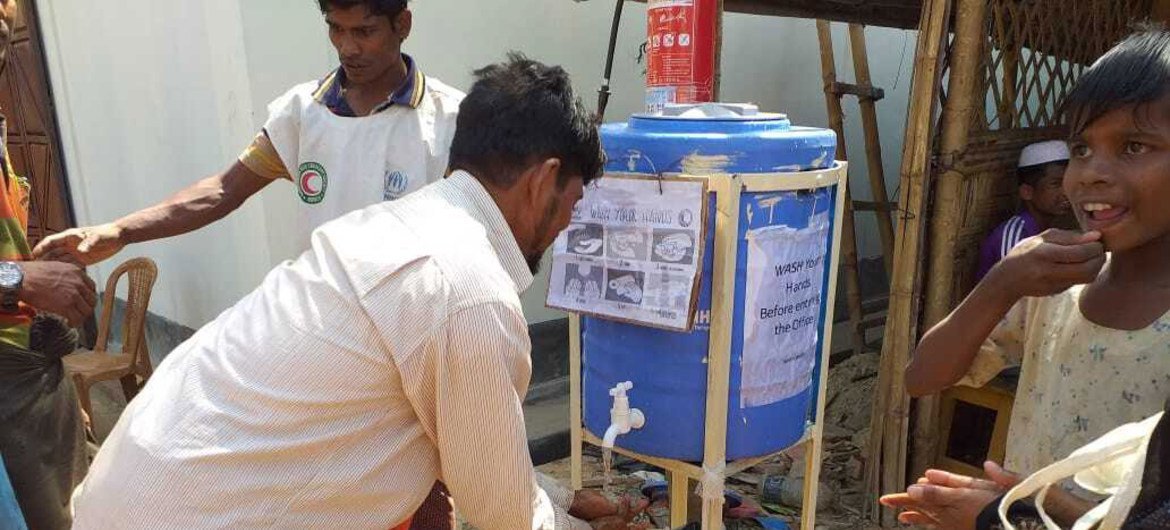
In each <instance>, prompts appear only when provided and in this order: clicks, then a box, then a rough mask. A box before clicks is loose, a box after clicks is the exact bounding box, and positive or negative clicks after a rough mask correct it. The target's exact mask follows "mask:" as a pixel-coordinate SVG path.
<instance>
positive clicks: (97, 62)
mask: <svg viewBox="0 0 1170 530" xmlns="http://www.w3.org/2000/svg"><path fill="white" fill-rule="evenodd" d="M38 6H39V7H40V10H41V14H42V18H43V21H42V25H43V26H44V30H45V39H46V49H47V53H48V55H49V58H50V74H51V78H52V82H53V86H54V90H55V97H56V99H57V104H58V111H59V115H60V119H61V125H62V128H63V131H62V135H63V137H64V140H65V154H66V163H67V170H68V174H69V178H70V182H71V185H72V189H73V192H74V203H75V205H76V206H77V213H78V216H79V221H80V222H81V223H95V222H103V221H108V220H112V219H114V218H116V217H117V216H119V215H122V214H124V213H126V212H128V211H131V210H133V209H137V208H140V207H143V206H147V205H149V204H152V203H154V202H155V201H158V200H160V199H162V198H164V197H166V196H167V195H168V194H170V193H172V192H173V191H175V190H177V189H179V188H180V187H182V186H184V185H186V184H188V183H190V182H192V181H193V180H195V179H196V178H198V177H200V176H203V175H206V174H209V173H211V172H214V171H217V170H220V169H222V168H223V167H224V166H225V165H226V164H227V163H228V162H229V161H231V160H232V159H233V158H234V157H235V156H236V155H237V154H238V152H239V150H240V149H241V148H242V147H243V146H245V145H246V144H247V143H248V141H249V140H250V138H251V136H252V135H253V134H254V133H255V131H256V130H258V129H259V127H260V126H261V125H262V124H263V122H264V119H265V117H266V105H267V103H268V101H270V100H271V99H273V98H275V97H276V96H277V95H279V94H280V93H282V92H283V91H284V90H286V89H287V88H288V87H290V86H292V85H293V84H296V83H298V82H302V81H305V80H308V79H313V78H317V77H320V76H322V75H323V74H324V73H325V72H327V71H328V70H329V69H331V68H333V67H334V66H335V64H336V59H335V57H334V54H333V51H332V49H331V48H330V46H329V43H328V39H327V36H326V34H325V28H324V24H323V23H322V21H321V16H320V14H319V13H318V12H317V11H316V6H315V3H314V2H312V1H310V0H296V1H295V2H290V1H289V0H203V1H200V2H157V1H151V0H124V1H123V2H120V3H119V5H118V7H117V9H110V8H108V7H106V8H102V7H100V6H101V4H100V3H95V2H91V1H88V0H40V1H39V2H38ZM412 9H413V11H414V15H415V18H414V20H415V23H414V33H413V35H412V36H411V38H410V40H409V41H408V42H407V52H408V53H410V54H412V55H413V56H414V57H415V58H416V59H417V60H418V62H419V65H420V66H421V68H422V69H423V70H424V71H425V72H426V73H427V74H429V75H432V76H435V77H439V78H441V79H443V80H444V81H446V82H447V83H449V84H452V85H454V86H457V87H460V88H464V89H466V88H467V87H468V86H469V85H470V83H471V80H472V76H471V71H472V70H473V69H475V68H476V67H479V66H482V65H484V64H487V63H490V62H494V61H498V60H500V59H502V58H503V57H504V54H505V53H506V52H507V51H508V50H519V51H523V52H525V53H527V54H528V55H529V56H530V57H532V58H535V59H539V60H542V61H545V62H548V63H558V64H562V65H564V66H565V68H566V69H567V70H568V71H569V72H570V73H571V74H573V76H574V81H575V84H576V87H577V89H578V91H579V93H580V94H581V95H582V97H583V98H584V99H585V100H586V102H587V104H588V105H589V106H590V107H592V106H593V105H594V104H595V102H596V91H597V88H598V84H599V82H600V77H601V69H602V66H603V62H604V52H605V46H606V41H607V39H608V31H609V24H610V17H611V16H612V9H613V3H612V2H610V1H602V0H592V1H588V2H573V1H570V0H423V1H418V2H414V3H412ZM645 24H646V15H645V5H644V4H640V3H634V2H630V3H628V4H627V5H626V8H625V18H624V20H623V25H622V33H621V36H620V37H619V41H618V54H617V60H616V63H615V72H614V76H613V91H614V96H613V98H612V99H611V100H610V106H609V110H608V117H609V119H610V120H616V119H621V118H622V117H624V116H627V115H629V114H630V113H632V112H636V111H638V110H639V109H640V108H641V106H642V66H641V65H639V64H637V63H636V61H635V56H636V54H637V48H638V44H639V43H640V42H641V40H642V39H643V34H644V31H645ZM837 26H838V27H837V28H836V31H835V37H836V39H837V56H838V69H839V71H840V72H842V78H843V80H850V79H851V78H852V76H851V72H852V66H851V65H850V63H849V54H848V42H847V40H846V38H845V32H844V26H843V25H837ZM816 42H817V39H816V30H815V25H814V24H813V23H812V22H811V21H801V20H788V19H776V18H764V17H750V16H744V15H736V14H729V15H728V16H727V18H726V20H725V40H724V48H723V50H724V57H723V68H724V73H723V96H724V97H723V99H725V100H737V101H752V102H756V103H758V104H760V105H761V107H762V108H764V109H766V110H779V111H783V112H787V113H788V114H789V115H790V117H791V118H792V120H793V121H794V122H795V123H798V124H801V125H814V126H824V124H825V123H826V119H825V108H824V96H823V95H822V93H821V80H820V65H819V59H818V55H817V48H816V46H817V44H816ZM869 44H870V59H871V62H872V65H871V68H872V70H873V76H874V81H875V84H877V85H878V86H881V87H884V88H886V92H887V99H886V100H884V101H882V102H881V103H879V120H880V122H881V123H880V125H881V128H882V134H883V135H884V136H883V139H884V140H885V145H884V151H885V154H886V157H885V166H886V175H887V180H888V181H889V182H890V190H891V194H892V193H893V190H894V185H895V184H896V176H897V168H898V162H899V160H898V158H899V155H900V152H901V136H902V135H901V129H902V127H903V123H904V119H905V118H904V114H905V109H906V108H907V105H906V101H907V100H906V98H907V92H908V88H909V83H910V69H911V67H912V63H913V60H912V59H913V58H912V54H913V35H912V33H910V32H903V31H896V30H885V29H880V28H878V29H871V30H870V33H869ZM903 50H905V53H906V56H905V57H903V55H902V53H903ZM899 78H900V81H899V82H898V84H897V85H895V80H896V79H899ZM855 109H856V105H855V104H853V103H849V104H847V107H846V110H847V112H851V115H850V116H849V118H853V116H854V115H855ZM846 126H847V128H851V129H850V130H849V131H848V133H847V143H848V147H849V151H850V152H851V153H853V154H854V156H855V159H856V160H857V162H858V164H859V169H861V168H860V166H862V165H864V164H861V161H862V160H864V157H863V156H862V153H863V152H864V151H863V145H864V144H863V143H862V137H861V132H860V122H859V120H856V119H847V123H846ZM853 179H854V180H853V182H854V184H855V188H854V189H855V191H856V196H857V197H858V198H866V197H868V190H867V189H866V185H865V183H866V180H865V178H864V173H862V172H861V171H855V172H854V175H853ZM294 206H295V201H293V200H292V192H291V191H290V190H289V189H288V188H287V186H284V185H283V183H278V184H277V185H274V186H270V189H268V190H265V192H263V193H262V195H261V197H260V198H259V200H253V201H251V203H250V204H249V205H247V206H245V207H244V208H243V209H242V211H240V212H237V213H236V214H234V215H233V216H231V217H230V218H229V219H227V220H225V221H223V222H221V223H218V224H217V225H215V226H212V227H209V228H207V229H204V230H202V231H200V232H197V233H195V234H191V235H187V236H183V237H179V238H174V239H172V240H169V241H163V242H158V243H151V244H147V245H141V246H139V247H137V248H133V249H131V250H130V251H129V252H128V253H127V254H128V255H130V254H133V255H139V254H145V255H149V256H151V257H153V258H155V259H156V260H157V261H158V262H159V265H160V269H161V272H162V276H161V277H160V283H159V286H158V287H157V288H156V289H157V290H156V295H155V297H154V303H153V304H152V310H154V311H155V312H157V313H160V314H162V315H163V316H166V317H169V318H172V319H175V320H177V321H179V322H180V323H183V324H185V325H188V326H193V327H197V326H199V325H201V324H203V323H205V322H206V321H207V320H209V319H210V318H212V317H214V316H215V314H217V313H218V311H220V310H222V309H223V308H225V307H227V306H228V305H230V304H231V303H233V302H234V301H235V300H236V299H238V298H239V297H240V296H241V295H243V294H244V293H246V292H247V291H248V290H250V289H251V288H252V287H254V285H255V284H257V283H258V282H259V281H260V279H261V278H262V277H263V274H264V273H265V272H266V271H267V270H268V268H269V267H270V266H271V265H272V264H274V263H275V262H277V261H279V260H280V259H283V258H287V257H289V256H276V255H269V252H268V250H267V249H268V245H267V244H264V242H265V241H266V238H272V237H279V234H280V230H279V227H274V226H267V223H266V218H268V217H269V216H268V215H265V213H266V211H267V213H269V214H271V213H272V212H277V211H280V210H282V209H287V208H291V207H294ZM860 230H861V231H862V234H861V246H862V248H861V251H862V254H863V255H872V254H875V253H876V252H878V251H879V249H880V247H879V246H878V244H877V242H876V232H875V231H874V229H873V224H872V223H871V222H867V221H865V220H862V221H861V223H860ZM105 271H108V268H102V269H100V270H99V272H105ZM542 281H544V280H543V279H542V280H538V285H540V283H541V282H542ZM542 291H543V289H533V290H532V292H530V293H528V295H527V296H526V297H525V299H524V301H525V309H526V311H527V313H528V316H529V318H530V320H532V321H541V320H546V319H549V318H554V317H556V316H557V315H558V313H556V312H553V311H549V310H547V309H545V308H544V307H543V292H542Z"/></svg>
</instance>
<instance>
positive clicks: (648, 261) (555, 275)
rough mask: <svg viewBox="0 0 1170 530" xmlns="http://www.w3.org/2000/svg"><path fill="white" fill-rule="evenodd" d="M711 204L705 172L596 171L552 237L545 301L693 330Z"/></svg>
mask: <svg viewBox="0 0 1170 530" xmlns="http://www.w3.org/2000/svg"><path fill="white" fill-rule="evenodd" d="M708 207H709V201H708V195H707V183H706V181H704V180H696V179H672V178H660V177H653V178H646V177H643V176H636V175H627V174H620V175H606V176H605V177H603V178H601V179H598V180H597V181H596V182H595V184H591V185H590V186H588V187H587V188H586V190H585V196H584V198H582V199H581V201H580V202H578V203H577V205H576V207H574V208H573V218H572V220H571V222H570V224H569V227H568V228H566V229H565V230H564V231H563V232H561V234H560V235H559V236H558V237H557V240H556V243H554V244H553V261H552V270H551V273H550V276H549V290H548V301H547V303H548V306H549V307H552V308H556V309H563V310H566V311H572V312H576V313H581V314H588V315H596V316H600V317H604V318H612V319H616V320H621V321H625V322H633V323H637V324H642V325H650V326H655V327H660V328H665V329H671V330H679V331H685V330H689V329H690V327H691V324H692V323H693V322H694V310H693V309H694V306H695V305H696V300H697V296H698V287H699V272H700V271H699V268H700V266H701V265H702V262H703V259H702V258H703V251H704V249H703V243H704V242H705V241H707V240H706V239H705V238H706V233H705V231H706V230H707V229H708V228H709V227H708V224H707V222H708V218H707V208H708Z"/></svg>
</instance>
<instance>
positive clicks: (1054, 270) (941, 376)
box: [906, 230, 1105, 397]
mask: <svg viewBox="0 0 1170 530" xmlns="http://www.w3.org/2000/svg"><path fill="white" fill-rule="evenodd" d="M1100 238H1101V235H1100V234H1099V233H1097V232H1089V233H1086V234H1081V233H1078V232H1069V231H1065V230H1049V231H1047V232H1044V233H1043V234H1041V235H1039V236H1036V237H1032V238H1029V239H1026V240H1024V241H1022V242H1020V244H1019V245H1017V246H1016V248H1015V249H1013V250H1012V251H1011V253H1009V254H1008V255H1007V256H1005V257H1004V259H1003V261H1001V262H999V263H998V264H997V265H996V266H995V267H993V268H992V269H991V272H989V273H988V274H987V276H986V277H985V278H984V279H983V281H982V282H980V283H979V285H977V286H976V287H975V290H974V291H972V292H971V294H970V295H968V296H967V298H966V299H965V300H963V303H962V304H960V305H959V307H958V308H956V309H955V310H954V311H953V312H952V313H951V314H950V315H948V316H947V317H946V318H945V319H943V321H942V322H939V323H938V325H936V326H934V327H933V328H931V330H930V331H929V332H927V333H926V335H925V336H924V337H923V338H922V341H921V342H919V343H918V349H917V350H915V352H914V358H913V359H912V360H911V361H910V366H908V367H907V368H906V391H907V392H909V394H910V395H911V396H913V397H919V396H924V395H927V394H933V393H936V392H939V391H941V390H943V389H945V388H949V387H951V386H953V385H954V384H955V383H957V382H959V380H960V379H962V378H963V376H964V375H966V373H967V371H968V370H969V369H970V368H971V363H972V362H974V360H975V356H976V354H978V353H979V348H980V346H982V345H983V342H984V340H986V339H987V337H988V336H989V335H990V334H991V332H992V330H994V329H995V326H996V325H997V324H998V323H999V321H1000V320H1002V319H1003V317H1004V315H1006V314H1007V312H1008V310H1010V309H1011V308H1012V306H1013V305H1015V303H1016V302H1018V301H1019V300H1020V299H1021V298H1024V297H1026V296H1050V295H1053V294H1057V293H1060V292H1062V291H1064V290H1066V289H1068V288H1069V287H1072V286H1073V285H1077V284H1084V283H1089V282H1092V281H1093V279H1094V278H1096V277H1097V273H1098V272H1100V270H1101V267H1102V266H1103V265H1104V264H1105V248H1104V247H1103V246H1102V245H1101V243H1100V242H1099V240H1100Z"/></svg>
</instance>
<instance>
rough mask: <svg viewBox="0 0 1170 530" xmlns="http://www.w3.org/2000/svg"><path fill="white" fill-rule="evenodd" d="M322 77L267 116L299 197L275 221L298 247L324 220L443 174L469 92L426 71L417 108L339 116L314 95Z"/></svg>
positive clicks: (287, 97)
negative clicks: (294, 206) (297, 203)
mask: <svg viewBox="0 0 1170 530" xmlns="http://www.w3.org/2000/svg"><path fill="white" fill-rule="evenodd" d="M319 85H320V83H319V82H317V81H312V82H308V83H304V84H301V85H298V86H295V87H293V88H292V89H290V90H289V91H288V92H287V93H285V94H284V95H283V96H281V97H279V98H277V99H276V100H275V101H273V102H272V103H271V104H270V105H269V106H268V113H269V117H268V121H267V122H266V123H265V124H264V131H265V132H266V133H267V134H268V138H269V139H270V140H271V141H272V146H273V147H274V148H275V149H276V152H277V154H278V155H280V159H281V162H283V163H284V167H285V168H286V169H288V172H289V175H290V176H291V177H292V181H293V186H294V189H295V190H296V191H295V193H297V194H298V196H299V197H300V201H301V205H300V206H301V207H300V208H297V209H296V210H287V211H285V212H284V215H283V216H282V218H279V219H273V220H270V222H273V223H275V225H276V226H280V230H279V232H280V233H282V234H287V236H288V237H289V238H292V239H293V241H291V242H290V243H291V244H294V245H295V246H294V247H293V248H296V249H298V251H300V250H303V249H305V248H308V245H309V235H310V234H311V233H312V231H313V230H314V229H316V228H317V227H319V226H321V225H322V224H324V223H326V222H328V221H331V220H333V219H336V218H337V217H340V216H341V215H344V214H346V213H348V212H351V211H353V210H357V209H359V208H365V207H366V206H369V205H371V204H374V203H376V202H381V201H383V200H390V199H397V198H400V197H402V196H404V195H406V194H407V193H410V192H412V191H415V190H418V189H420V188H422V187H423V186H425V185H427V184H429V183H431V182H435V181H437V180H439V179H441V178H443V175H444V174H445V173H446V171H447V155H448V152H449V151H450V148H451V139H452V138H453V137H454V135H455V121H456V117H457V115H458V112H459V103H460V102H461V101H462V100H463V96H464V95H463V93H462V92H460V91H458V90H456V89H454V88H452V87H449V86H447V85H445V84H443V83H442V82H441V81H439V80H438V79H434V78H430V77H428V78H426V81H425V83H424V94H423V97H422V101H421V102H420V103H419V105H418V107H417V108H411V107H409V106H406V105H394V106H391V107H390V108H388V109H386V110H384V111H381V112H377V113H375V114H372V115H370V116H362V117H356V118H355V117H345V116H338V115H336V114H334V113H333V112H332V111H330V110H329V108H328V107H326V106H325V104H323V103H322V102H320V101H319V100H318V99H317V98H315V97H314V95H315V92H316V91H317V90H318V89H319V88H320V87H319ZM286 250H287V249H286V248H283V247H282V248H273V249H272V251H273V255H274V256H289V255H291V254H289V253H288V252H286Z"/></svg>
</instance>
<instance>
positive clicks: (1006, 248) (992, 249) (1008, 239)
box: [975, 210, 1044, 281]
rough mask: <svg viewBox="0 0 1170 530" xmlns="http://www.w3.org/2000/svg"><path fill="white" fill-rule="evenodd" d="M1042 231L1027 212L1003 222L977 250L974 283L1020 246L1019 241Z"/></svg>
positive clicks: (1038, 223) (1037, 222)
mask: <svg viewBox="0 0 1170 530" xmlns="http://www.w3.org/2000/svg"><path fill="white" fill-rule="evenodd" d="M1043 231H1044V230H1043V228H1042V227H1041V226H1040V222H1039V221H1037V220H1036V218H1035V217H1032V214H1030V213H1028V211H1027V210H1025V211H1022V212H1020V213H1018V214H1016V215H1015V216H1013V217H1012V218H1011V219H1008V220H1007V221H1004V222H1003V224H1001V225H999V226H998V227H996V229H995V230H993V231H992V232H991V235H989V236H987V239H984V240H983V245H982V246H981V247H980V248H979V269H978V271H977V272H976V274H975V281H979V280H982V279H983V277H984V276H986V275H987V273H988V272H990V271H991V268H992V267H994V266H995V264H996V263H999V261H1000V260H1002V259H1003V257H1004V256H1007V254H1008V252H1011V251H1012V249H1013V248H1016V245H1018V244H1020V241H1023V240H1025V239H1028V238H1029V237H1032V236H1036V235H1040V232H1043Z"/></svg>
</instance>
